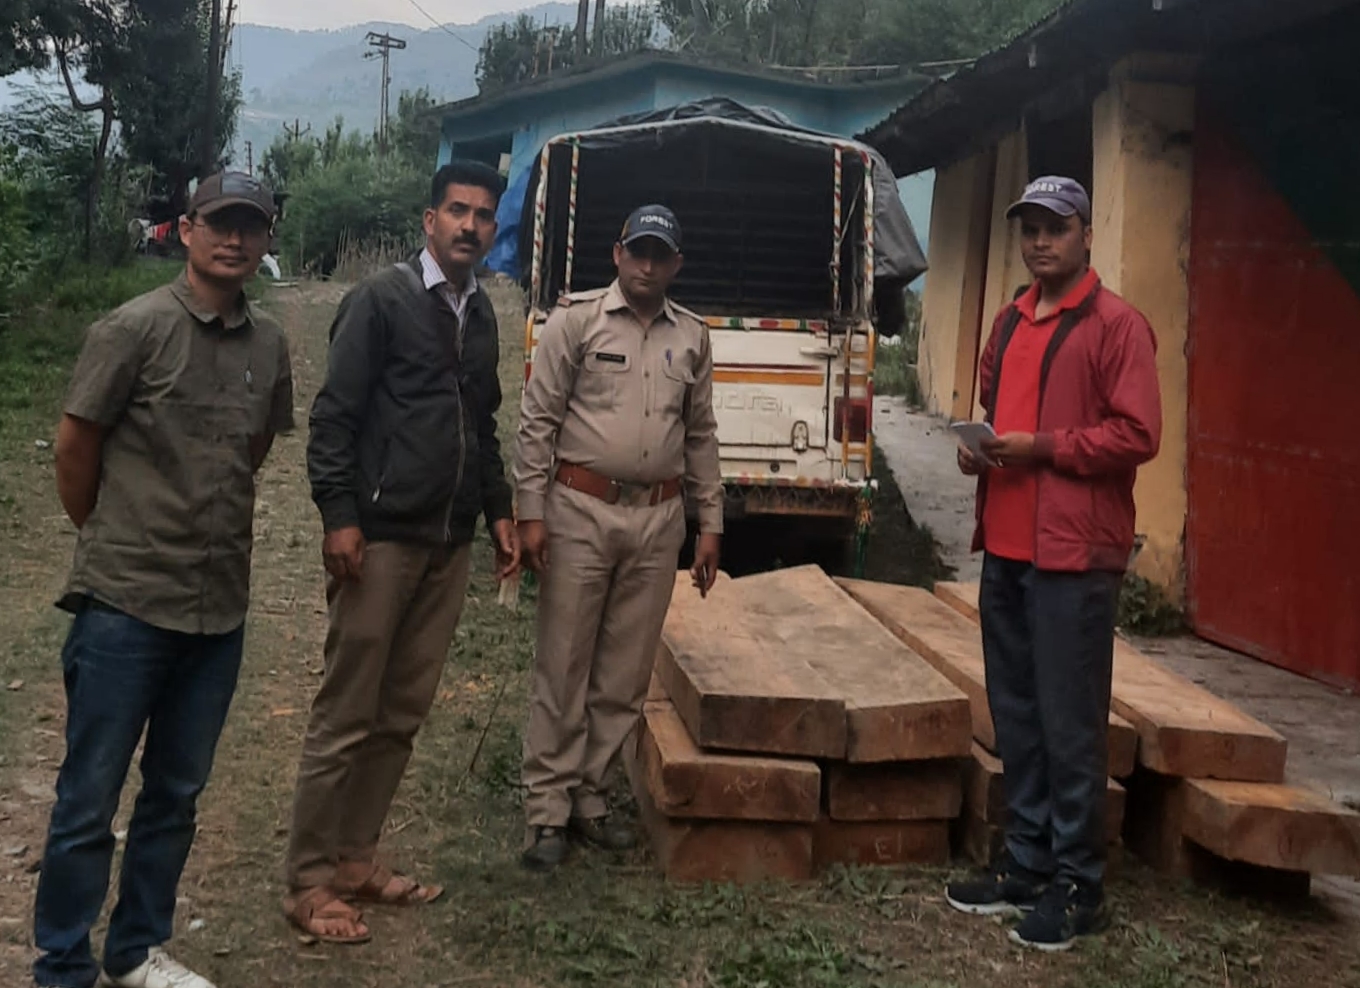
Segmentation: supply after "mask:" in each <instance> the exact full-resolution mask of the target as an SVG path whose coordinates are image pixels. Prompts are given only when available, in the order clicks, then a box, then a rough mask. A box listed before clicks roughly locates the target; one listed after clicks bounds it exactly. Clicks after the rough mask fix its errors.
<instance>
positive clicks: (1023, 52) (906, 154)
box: [859, 0, 1360, 175]
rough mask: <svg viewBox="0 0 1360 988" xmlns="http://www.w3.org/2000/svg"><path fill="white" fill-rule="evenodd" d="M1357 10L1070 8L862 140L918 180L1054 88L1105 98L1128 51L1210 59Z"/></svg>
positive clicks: (1113, 4)
mask: <svg viewBox="0 0 1360 988" xmlns="http://www.w3.org/2000/svg"><path fill="white" fill-rule="evenodd" d="M1357 5H1360V0H1291V2H1289V3H1282V2H1279V0H1164V2H1163V0H1067V2H1066V3H1064V4H1063V5H1062V6H1060V7H1058V8H1057V9H1055V10H1054V11H1053V12H1052V13H1050V14H1049V15H1048V16H1047V17H1044V18H1041V19H1040V20H1039V21H1037V22H1036V23H1035V24H1033V25H1032V26H1030V27H1029V28H1026V29H1025V30H1024V31H1021V32H1020V33H1019V34H1018V35H1016V36H1015V37H1014V38H1012V39H1011V40H1010V41H1008V42H1006V43H1005V44H1003V45H1000V46H998V47H997V48H994V49H993V50H992V51H990V52H987V53H985V54H983V55H981V56H979V57H978V59H977V60H976V61H974V62H973V63H972V64H971V65H969V66H967V67H965V68H962V69H959V70H958V71H956V72H954V73H951V74H950V75H949V76H947V77H945V78H942V79H938V80H936V81H935V82H933V83H931V84H930V85H928V86H926V87H925V88H924V89H923V90H921V92H919V93H917V94H916V95H915V96H914V97H913V98H912V99H911V100H910V101H909V102H907V103H906V104H905V105H904V106H903V107H902V108H901V109H899V110H898V111H897V112H895V113H894V114H892V115H891V116H890V117H889V118H888V119H887V120H885V121H883V122H882V123H880V124H879V125H878V126H876V127H874V128H872V129H871V130H869V131H867V132H865V133H863V134H861V135H859V137H860V139H861V140H864V141H866V142H868V143H870V144H873V145H874V146H875V147H877V148H878V149H879V150H880V151H882V152H883V154H884V156H885V157H887V159H888V161H889V162H890V163H891V164H892V166H893V168H894V170H895V171H897V173H898V174H899V175H909V174H915V173H916V172H920V171H924V170H925V169H928V168H933V167H937V166H939V165H942V164H947V163H948V162H950V161H953V160H957V159H958V158H960V157H962V156H964V155H965V154H968V153H971V152H972V151H973V150H978V149H981V148H982V147H985V146H987V145H988V144H990V143H994V142H995V140H996V138H998V137H1000V136H1001V135H1002V134H1004V133H1006V132H1010V131H1013V130H1014V129H1015V128H1016V127H1018V126H1019V124H1020V118H1021V115H1022V114H1023V113H1024V112H1025V109H1026V107H1028V106H1030V105H1032V104H1033V103H1034V102H1035V101H1037V100H1040V99H1042V98H1043V97H1045V95H1046V94H1049V93H1051V92H1053V91H1054V90H1057V89H1059V88H1060V87H1063V86H1068V85H1072V84H1073V83H1075V88H1076V89H1077V90H1081V89H1082V88H1083V87H1087V86H1096V87H1098V88H1097V89H1096V90H1095V91H1099V89H1103V88H1104V87H1105V85H1106V84H1107V82H1106V80H1107V78H1108V76H1107V70H1108V69H1109V67H1110V66H1112V65H1113V64H1114V63H1115V62H1116V61H1118V60H1119V59H1120V58H1123V57H1124V56H1126V55H1129V54H1131V53H1133V52H1136V51H1189V52H1202V51H1206V50H1213V49H1216V48H1218V47H1221V46H1222V45H1225V44H1232V43H1236V42H1238V41H1243V40H1247V39H1250V38H1259V37H1262V36H1269V35H1270V33H1271V32H1278V31H1280V30H1282V29H1285V28H1287V27H1288V26H1291V25H1295V24H1298V23H1301V22H1303V21H1306V20H1308V19H1310V18H1315V17H1319V16H1323V15H1325V14H1327V13H1329V12H1332V11H1335V10H1338V9H1341V8H1345V7H1352V6H1357ZM1089 95H1091V96H1094V93H1093V92H1092V93H1090V94H1089Z"/></svg>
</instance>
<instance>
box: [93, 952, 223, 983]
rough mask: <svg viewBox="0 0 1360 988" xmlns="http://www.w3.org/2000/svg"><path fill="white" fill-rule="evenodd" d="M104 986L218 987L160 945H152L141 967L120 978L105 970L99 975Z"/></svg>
mask: <svg viewBox="0 0 1360 988" xmlns="http://www.w3.org/2000/svg"><path fill="white" fill-rule="evenodd" d="M99 984H100V986H102V988H217V986H216V985H214V984H213V983H212V982H211V981H209V980H208V979H207V978H205V977H203V976H202V975H201V974H195V973H194V972H193V971H190V970H189V969H188V968H187V967H185V966H184V965H183V964H181V963H180V962H179V961H177V960H175V959H174V958H173V957H171V956H170V955H169V954H167V953H166V952H165V951H164V950H162V949H161V948H160V947H152V948H151V949H150V950H149V951H147V954H146V960H145V961H144V962H143V963H142V966H141V967H138V968H134V969H133V970H131V971H129V972H128V973H127V974H125V975H123V976H122V977H120V978H115V977H114V976H113V975H111V974H109V973H108V972H107V971H105V972H104V973H103V974H101V975H100V976H99Z"/></svg>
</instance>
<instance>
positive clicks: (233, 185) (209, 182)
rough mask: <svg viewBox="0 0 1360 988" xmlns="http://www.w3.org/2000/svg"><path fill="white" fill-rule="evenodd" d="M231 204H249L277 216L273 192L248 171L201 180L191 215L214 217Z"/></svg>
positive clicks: (190, 211) (228, 173)
mask: <svg viewBox="0 0 1360 988" xmlns="http://www.w3.org/2000/svg"><path fill="white" fill-rule="evenodd" d="M228 206H248V207H250V208H252V209H255V210H258V211H259V212H260V213H261V214H262V215H263V216H264V218H265V219H267V220H269V221H271V222H272V221H273V220H274V217H275V216H277V215H278V207H277V206H275V204H274V194H273V193H272V192H270V191H269V190H268V189H266V188H265V187H264V185H262V184H261V183H260V182H259V180H258V179H255V178H253V177H252V176H250V175H247V174H246V173H245V172H218V173H217V174H216V175H209V176H208V177H207V178H205V179H204V180H203V181H201V182H199V183H198V188H197V189H196V190H194V194H193V196H192V197H191V198H190V199H189V209H188V214H189V215H190V216H211V215H212V214H213V213H215V212H217V211H218V210H220V209H226V208H227V207H228Z"/></svg>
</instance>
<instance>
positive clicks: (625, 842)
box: [567, 816, 638, 851]
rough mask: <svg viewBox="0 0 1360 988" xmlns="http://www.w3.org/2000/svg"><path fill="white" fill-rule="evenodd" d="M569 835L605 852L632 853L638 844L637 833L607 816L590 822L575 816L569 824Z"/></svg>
mask: <svg viewBox="0 0 1360 988" xmlns="http://www.w3.org/2000/svg"><path fill="white" fill-rule="evenodd" d="M567 835H568V836H570V837H574V838H575V839H576V840H579V841H581V842H582V843H583V844H589V845H590V846H591V847H598V848H600V849H601V850H604V851H631V850H632V849H633V848H635V847H637V842H638V839H637V831H635V830H634V829H633V828H632V827H630V826H628V825H627V824H624V823H614V822H613V820H612V819H611V818H610V817H607V816H601V817H595V818H593V819H590V820H586V819H584V818H582V817H577V816H574V817H572V818H571V820H570V821H568V823H567Z"/></svg>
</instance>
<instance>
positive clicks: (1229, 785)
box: [852, 583, 1360, 891]
mask: <svg viewBox="0 0 1360 988" xmlns="http://www.w3.org/2000/svg"><path fill="white" fill-rule="evenodd" d="M852 592H853V591H852ZM936 593H937V594H938V595H939V598H940V600H941V601H942V602H944V603H945V604H946V605H947V606H948V607H949V608H950V609H952V610H953V611H954V613H955V614H956V615H958V616H959V617H960V618H962V619H965V620H967V621H969V622H975V621H976V620H977V615H978V587H977V585H976V584H946V583H942V584H939V585H937V587H936ZM861 596H870V597H873V598H874V599H880V598H881V597H882V594H881V593H879V592H874V593H865V594H862V595H861ZM917 604H918V606H920V603H919V601H918V602H917ZM871 609H872V608H871ZM898 616H899V617H900V618H902V619H903V622H904V623H911V622H910V616H909V615H908V616H904V615H902V614H899V615H898ZM890 627H891V625H890ZM918 630H919V629H918ZM903 640H904V641H908V642H911V641H913V638H912V636H911V635H909V634H905V635H903ZM918 650H921V649H920V647H919V646H918ZM922 654H926V652H925V651H922ZM928 657H929V656H928ZM937 660H938V656H937ZM1111 708H1112V710H1113V712H1114V713H1115V714H1117V715H1119V716H1120V717H1122V718H1124V719H1125V720H1127V721H1128V722H1129V723H1130V724H1132V725H1133V729H1134V730H1135V731H1136V733H1137V751H1136V756H1137V757H1136V765H1135V766H1134V770H1133V771H1132V772H1131V773H1130V775H1129V776H1128V777H1127V779H1126V781H1125V786H1126V788H1127V807H1126V810H1125V813H1124V817H1125V822H1124V827H1123V839H1124V843H1125V844H1126V845H1127V846H1128V847H1129V848H1130V849H1131V850H1132V851H1134V852H1135V853H1136V854H1138V855H1139V856H1140V857H1142V858H1143V859H1144V860H1146V861H1147V862H1149V863H1150V864H1152V865H1153V866H1154V867H1156V868H1159V869H1161V870H1164V871H1167V872H1170V873H1173V874H1176V875H1180V876H1187V877H1192V878H1196V879H1204V880H1215V881H1217V880H1220V879H1225V878H1226V879H1228V880H1229V881H1233V882H1238V881H1241V882H1243V883H1245V884H1247V885H1249V886H1253V887H1265V888H1271V889H1277V890H1285V891H1306V890H1307V889H1308V886H1309V881H1310V877H1311V876H1312V875H1343V876H1347V877H1360V814H1357V813H1355V812H1354V811H1352V810H1350V809H1348V808H1346V807H1343V806H1341V805H1339V804H1336V803H1334V802H1332V801H1331V800H1330V799H1328V798H1327V797H1326V796H1324V795H1322V794H1320V793H1317V792H1313V791H1311V790H1309V789H1306V788H1303V787H1300V786H1293V785H1288V784H1286V783H1285V761H1286V755H1287V746H1286V743H1285V740H1284V738H1283V737H1281V736H1280V735H1279V734H1277V733H1276V732H1275V731H1273V730H1271V729H1270V728H1269V727H1267V726H1266V725H1265V724H1262V723H1261V722H1260V721H1257V720H1255V719H1254V718H1252V717H1250V716H1249V715H1247V714H1246V713H1245V712H1243V711H1242V710H1240V709H1239V708H1237V707H1236V706H1234V705H1233V704H1231V703H1229V702H1227V701H1225V700H1223V699H1222V698H1220V697H1218V696H1215V695H1214V694H1213V693H1211V692H1209V691H1208V690H1206V689H1204V688H1202V687H1200V686H1198V685H1196V684H1195V683H1192V682H1191V681H1189V680H1188V679H1185V678H1184V677H1182V676H1179V675H1177V674H1176V673H1174V672H1172V671H1170V670H1169V669H1167V668H1165V667H1164V666H1162V665H1161V664H1160V663H1158V662H1156V661H1154V660H1153V659H1151V658H1149V657H1147V656H1146V655H1144V654H1142V653H1141V652H1139V651H1138V650H1137V649H1136V648H1134V647H1133V646H1132V645H1131V644H1129V643H1128V642H1126V641H1124V640H1123V639H1119V638H1116V639H1115V654H1114V676H1113V688H1112V698H1111ZM975 715H976V709H975ZM979 740H981V739H979ZM974 762H975V764H976V762H977V759H976V758H975V759H974ZM1112 763H1113V759H1112ZM1112 772H1113V769H1112ZM976 778H977V772H976V771H975V772H974V773H973V775H971V776H970V781H975V780H976ZM973 789H974V787H973V786H972V785H970V787H969V791H970V792H972V791H973ZM971 802H973V803H974V804H976V799H974V800H972V801H971Z"/></svg>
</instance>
